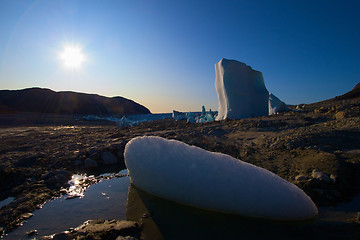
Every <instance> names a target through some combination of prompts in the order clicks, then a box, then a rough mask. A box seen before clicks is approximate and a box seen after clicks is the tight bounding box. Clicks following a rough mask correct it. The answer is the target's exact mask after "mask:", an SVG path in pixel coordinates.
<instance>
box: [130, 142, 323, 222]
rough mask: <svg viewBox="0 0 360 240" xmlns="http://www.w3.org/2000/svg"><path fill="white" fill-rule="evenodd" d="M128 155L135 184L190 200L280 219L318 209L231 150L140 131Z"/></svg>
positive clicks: (194, 203) (290, 186) (301, 216)
mask: <svg viewBox="0 0 360 240" xmlns="http://www.w3.org/2000/svg"><path fill="white" fill-rule="evenodd" d="M124 156H125V163H126V166H127V168H128V170H129V174H130V178H131V182H132V183H133V184H134V185H135V186H137V187H139V188H140V189H143V190H144V191H146V192H148V193H151V194H154V195H156V196H159V197H162V198H165V199H169V200H173V201H175V202H179V203H182V204H185V205H190V206H194V207H198V208H203V209H209V210H216V211H220V212H227V213H234V214H239V215H243V216H251V217H259V218H268V219H278V220H304V219H311V218H314V217H315V216H317V213H318V210H317V207H316V206H315V204H314V203H313V202H312V200H311V199H310V197H308V196H307V195H306V194H305V193H304V192H303V191H302V190H301V189H299V188H298V187H296V186H295V185H294V184H292V183H289V182H287V181H285V180H284V179H282V178H280V177H279V176H277V175H275V174H274V173H272V172H269V171H268V170H265V169H263V168H260V167H256V166H254V165H251V164H249V163H245V162H243V161H240V160H238V159H235V158H233V157H231V156H229V155H226V154H222V153H213V152H208V151H206V150H204V149H201V148H199V147H195V146H189V145H187V144H185V143H183V142H180V141H176V140H167V139H164V138H160V137H137V138H134V139H132V140H131V141H130V142H128V143H127V145H126V147H125V152H124Z"/></svg>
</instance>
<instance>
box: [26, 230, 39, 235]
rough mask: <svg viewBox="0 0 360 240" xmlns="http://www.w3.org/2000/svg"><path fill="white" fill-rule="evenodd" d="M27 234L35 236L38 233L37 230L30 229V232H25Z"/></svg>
mask: <svg viewBox="0 0 360 240" xmlns="http://www.w3.org/2000/svg"><path fill="white" fill-rule="evenodd" d="M25 234H26V235H27V236H34V235H37V234H38V231H37V230H30V231H28V232H26V233H25Z"/></svg>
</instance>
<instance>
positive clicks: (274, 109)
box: [269, 93, 288, 115]
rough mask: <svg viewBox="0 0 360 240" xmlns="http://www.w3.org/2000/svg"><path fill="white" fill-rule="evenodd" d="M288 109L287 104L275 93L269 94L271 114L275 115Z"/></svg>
mask: <svg viewBox="0 0 360 240" xmlns="http://www.w3.org/2000/svg"><path fill="white" fill-rule="evenodd" d="M287 110H288V107H287V106H286V104H285V103H284V102H283V101H281V100H280V99H279V98H277V97H276V96H275V95H274V94H272V93H270V94H269V115H273V114H276V113H279V112H285V111H287Z"/></svg>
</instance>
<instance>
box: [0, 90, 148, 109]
mask: <svg viewBox="0 0 360 240" xmlns="http://www.w3.org/2000/svg"><path fill="white" fill-rule="evenodd" d="M22 112H30V113H53V114H67V115H69V114H76V115H132V114H147V113H150V111H149V109H147V108H146V107H144V106H142V105H140V104H138V103H136V102H134V101H132V100H129V99H126V98H123V97H112V98H109V97H104V96H100V95H96V94H85V93H77V92H55V91H52V90H50V89H44V88H28V89H23V90H0V113H22Z"/></svg>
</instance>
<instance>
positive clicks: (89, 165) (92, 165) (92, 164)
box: [84, 158, 98, 168]
mask: <svg viewBox="0 0 360 240" xmlns="http://www.w3.org/2000/svg"><path fill="white" fill-rule="evenodd" d="M84 164H85V167H86V168H96V167H97V166H98V164H97V162H96V161H95V160H94V159H92V158H88V159H86V160H85V162H84Z"/></svg>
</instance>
